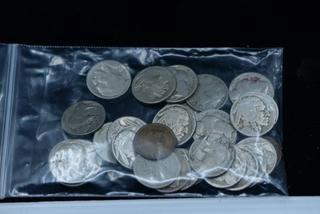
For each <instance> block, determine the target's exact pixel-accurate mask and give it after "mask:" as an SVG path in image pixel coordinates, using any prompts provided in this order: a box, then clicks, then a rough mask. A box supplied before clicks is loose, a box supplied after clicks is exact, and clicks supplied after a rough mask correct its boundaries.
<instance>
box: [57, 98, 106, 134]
mask: <svg viewBox="0 0 320 214" xmlns="http://www.w3.org/2000/svg"><path fill="white" fill-rule="evenodd" d="M105 118H106V112H105V110H104V108H103V106H102V105H101V104H99V103H97V102H95V101H81V102H78V103H75V104H73V105H71V106H70V107H69V108H67V110H65V112H64V113H63V115H62V119H61V126H62V129H63V130H64V131H65V132H67V133H69V134H71V135H87V134H90V133H93V132H94V131H96V130H97V129H99V128H100V127H101V126H102V125H103V123H104V121H105Z"/></svg>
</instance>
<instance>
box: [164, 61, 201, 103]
mask: <svg viewBox="0 0 320 214" xmlns="http://www.w3.org/2000/svg"><path fill="white" fill-rule="evenodd" d="M169 69H170V70H171V72H172V73H173V75H174V76H175V78H176V81H177V88H176V90H175V91H174V92H173V94H172V95H171V97H169V98H168V99H167V102H168V103H179V102H182V101H184V100H186V99H187V98H189V97H190V96H191V95H192V94H193V93H194V92H195V91H196V89H197V86H198V77H197V75H196V74H195V73H194V71H193V70H192V69H191V68H189V67H187V66H184V65H173V66H170V67H169Z"/></svg>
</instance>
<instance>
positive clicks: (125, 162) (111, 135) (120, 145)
mask: <svg viewBox="0 0 320 214" xmlns="http://www.w3.org/2000/svg"><path fill="white" fill-rule="evenodd" d="M145 124H146V123H145V122H144V121H142V120H140V119H139V118H136V117H131V116H126V117H120V118H118V119H117V120H115V121H114V122H113V123H112V124H111V125H110V127H109V129H108V132H107V139H108V141H109V142H111V144H112V152H113V155H114V157H115V158H116V160H117V161H118V162H119V163H120V164H121V165H122V166H124V167H126V168H128V169H132V163H133V161H134V158H135V154H134V150H133V138H134V136H135V134H136V132H137V131H138V130H139V129H140V128H141V127H142V126H144V125H145Z"/></svg>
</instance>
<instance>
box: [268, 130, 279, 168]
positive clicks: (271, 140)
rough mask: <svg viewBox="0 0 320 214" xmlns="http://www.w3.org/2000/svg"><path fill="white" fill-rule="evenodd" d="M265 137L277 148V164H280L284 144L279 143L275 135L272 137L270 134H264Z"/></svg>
mask: <svg viewBox="0 0 320 214" xmlns="http://www.w3.org/2000/svg"><path fill="white" fill-rule="evenodd" d="M264 138H265V139H266V140H268V141H269V142H270V143H271V144H272V145H273V146H274V148H275V149H276V151H277V158H278V160H277V164H276V166H278V164H279V163H280V161H281V159H282V146H281V144H279V143H278V142H277V141H276V139H274V138H273V137H270V136H264Z"/></svg>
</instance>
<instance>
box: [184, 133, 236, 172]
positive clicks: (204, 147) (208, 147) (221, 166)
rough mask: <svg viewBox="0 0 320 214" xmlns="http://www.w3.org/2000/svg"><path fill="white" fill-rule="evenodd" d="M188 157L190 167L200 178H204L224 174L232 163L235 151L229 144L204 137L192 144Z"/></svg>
mask: <svg viewBox="0 0 320 214" xmlns="http://www.w3.org/2000/svg"><path fill="white" fill-rule="evenodd" d="M189 155H190V160H191V167H192V168H193V169H194V170H195V171H196V172H197V173H198V174H199V176H200V177H201V178H205V177H216V176H219V175H221V174H223V173H224V172H226V171H227V170H228V169H229V168H230V167H231V165H232V163H233V161H234V158H235V151H234V148H233V146H232V145H231V144H226V143H220V142H216V141H214V139H209V138H208V137H206V138H203V139H201V140H195V141H194V142H193V143H192V145H191V147H190V149H189Z"/></svg>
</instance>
